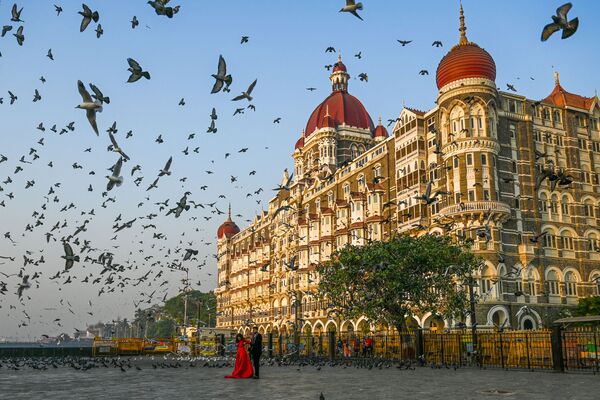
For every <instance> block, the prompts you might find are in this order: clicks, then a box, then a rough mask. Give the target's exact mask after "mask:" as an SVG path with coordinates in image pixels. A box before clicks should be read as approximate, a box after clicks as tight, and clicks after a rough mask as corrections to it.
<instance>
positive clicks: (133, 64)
mask: <svg viewBox="0 0 600 400" xmlns="http://www.w3.org/2000/svg"><path fill="white" fill-rule="evenodd" d="M127 63H128V64H129V68H127V71H129V72H131V75H129V79H127V83H133V82H137V81H139V80H140V79H141V78H142V76H143V77H144V78H146V79H150V73H149V72H148V71H143V70H142V66H141V65H140V64H139V63H138V62H137V61H135V60H134V59H133V58H128V59H127Z"/></svg>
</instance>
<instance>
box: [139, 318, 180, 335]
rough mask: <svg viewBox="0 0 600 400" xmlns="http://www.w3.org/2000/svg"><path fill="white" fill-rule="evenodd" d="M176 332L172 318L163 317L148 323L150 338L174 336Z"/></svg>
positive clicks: (147, 333)
mask: <svg viewBox="0 0 600 400" xmlns="http://www.w3.org/2000/svg"><path fill="white" fill-rule="evenodd" d="M174 332H175V322H174V321H173V320H170V319H161V320H160V321H156V322H153V323H150V324H148V330H147V332H146V336H147V337H149V338H161V337H162V338H165V337H171V336H173V333H174Z"/></svg>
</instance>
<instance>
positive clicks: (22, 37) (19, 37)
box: [13, 26, 25, 46]
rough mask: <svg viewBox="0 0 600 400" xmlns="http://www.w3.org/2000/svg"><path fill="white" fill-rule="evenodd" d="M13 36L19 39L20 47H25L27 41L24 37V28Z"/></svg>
mask: <svg viewBox="0 0 600 400" xmlns="http://www.w3.org/2000/svg"><path fill="white" fill-rule="evenodd" d="M13 36H14V37H16V38H17V43H18V44H19V46H23V42H24V41H25V35H23V27H22V26H20V27H19V29H17V33H13Z"/></svg>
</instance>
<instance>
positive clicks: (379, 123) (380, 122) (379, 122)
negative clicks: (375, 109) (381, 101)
mask: <svg viewBox="0 0 600 400" xmlns="http://www.w3.org/2000/svg"><path fill="white" fill-rule="evenodd" d="M379 125H381V117H379Z"/></svg>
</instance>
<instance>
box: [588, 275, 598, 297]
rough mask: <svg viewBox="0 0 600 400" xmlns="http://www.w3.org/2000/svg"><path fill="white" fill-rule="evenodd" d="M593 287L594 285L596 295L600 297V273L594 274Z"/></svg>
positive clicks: (592, 277)
mask: <svg viewBox="0 0 600 400" xmlns="http://www.w3.org/2000/svg"><path fill="white" fill-rule="evenodd" d="M590 280H591V281H592V285H594V294H595V295H596V296H600V272H596V273H594V274H592V276H591V279H590Z"/></svg>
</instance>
